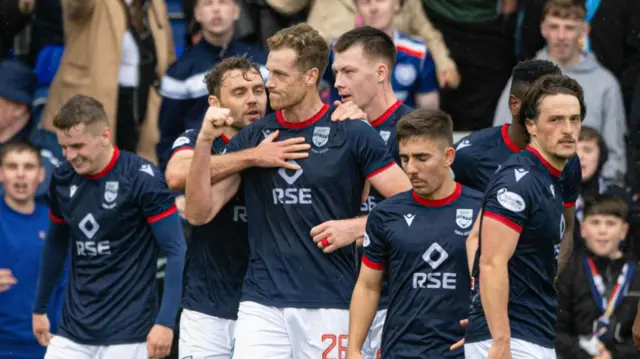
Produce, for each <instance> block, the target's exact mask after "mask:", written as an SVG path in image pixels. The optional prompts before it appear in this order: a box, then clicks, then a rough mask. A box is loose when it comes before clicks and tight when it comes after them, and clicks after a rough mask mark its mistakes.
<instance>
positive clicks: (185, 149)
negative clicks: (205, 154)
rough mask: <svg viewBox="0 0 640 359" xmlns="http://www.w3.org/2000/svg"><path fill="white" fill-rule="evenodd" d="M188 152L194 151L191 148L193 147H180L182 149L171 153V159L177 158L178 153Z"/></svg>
mask: <svg viewBox="0 0 640 359" xmlns="http://www.w3.org/2000/svg"><path fill="white" fill-rule="evenodd" d="M187 150H189V151H193V148H191V147H187V146H183V147H180V148H178V149H177V150H175V151H173V152H172V153H171V158H173V156H175V155H176V153H178V152H182V151H187Z"/></svg>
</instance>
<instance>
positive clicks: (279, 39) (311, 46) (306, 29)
mask: <svg viewBox="0 0 640 359" xmlns="http://www.w3.org/2000/svg"><path fill="white" fill-rule="evenodd" d="M267 47H268V48H269V51H273V50H280V49H292V50H293V51H295V52H296V55H297V57H296V65H297V66H298V69H299V70H300V71H302V72H305V71H308V70H311V69H313V68H316V69H318V80H317V81H316V82H317V83H320V81H321V80H322V75H323V74H324V72H325V70H326V69H327V65H328V64H329V53H330V51H331V49H330V48H329V44H327V41H326V40H325V39H324V38H323V37H322V36H321V35H320V33H319V32H318V30H316V29H314V28H313V27H311V25H309V24H305V23H302V24H297V25H294V26H290V27H287V28H284V29H281V30H280V31H278V32H276V33H275V34H274V35H273V36H271V37H270V38H268V39H267Z"/></svg>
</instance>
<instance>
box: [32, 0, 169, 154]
mask: <svg viewBox="0 0 640 359" xmlns="http://www.w3.org/2000/svg"><path fill="white" fill-rule="evenodd" d="M61 1H62V10H63V22H64V28H65V52H64V55H63V57H62V61H61V64H60V68H59V69H58V72H57V73H56V77H55V79H54V80H53V83H52V85H51V89H50V93H49V98H48V102H47V105H46V108H45V111H44V114H43V119H42V122H43V127H44V128H45V129H49V130H53V124H52V122H53V118H54V116H55V115H56V113H57V112H58V110H59V109H60V107H61V106H62V104H63V103H64V102H65V101H67V100H68V99H70V98H71V97H72V96H74V95H77V94H84V95H88V96H92V97H94V98H96V99H97V100H98V101H100V102H101V103H103V104H104V107H105V110H106V112H107V116H108V117H109V122H110V124H111V128H113V129H115V132H116V133H115V136H114V139H115V143H116V144H117V145H118V146H120V147H121V148H122V149H124V150H129V151H134V152H135V151H136V150H137V151H138V153H139V154H140V155H141V156H143V157H145V158H146V159H148V160H150V161H152V162H155V161H156V158H155V157H156V156H155V145H156V143H157V141H158V137H159V136H158V128H157V127H158V125H157V123H158V122H157V121H158V111H159V107H160V96H159V95H158V93H157V91H156V86H157V84H158V83H159V81H158V80H159V78H160V77H162V76H163V75H164V73H165V71H166V69H167V68H168V67H169V65H170V64H171V63H172V62H173V60H174V46H173V39H172V35H171V26H170V24H169V20H168V16H167V9H166V5H165V3H164V1H163V0H61Z"/></svg>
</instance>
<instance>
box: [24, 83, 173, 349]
mask: <svg viewBox="0 0 640 359" xmlns="http://www.w3.org/2000/svg"><path fill="white" fill-rule="evenodd" d="M53 124H54V126H55V127H56V129H57V131H56V132H57V133H56V135H57V137H58V143H59V144H60V146H61V147H62V151H63V153H64V156H65V158H66V159H67V161H68V162H65V163H63V164H61V165H60V166H59V167H58V168H56V170H55V172H54V174H53V176H52V179H51V189H50V194H49V198H50V201H51V213H50V217H51V221H52V223H51V226H50V228H49V233H48V234H47V239H46V242H45V245H44V249H43V253H42V258H43V259H42V261H41V265H40V278H39V283H38V290H37V295H36V303H35V308H34V314H33V331H34V334H35V335H36V338H38V341H39V342H40V344H42V345H45V346H46V345H48V348H47V354H46V356H45V358H47V359H68V358H76V359H81V358H82V359H84V358H86V359H93V358H119V359H139V358H164V357H165V356H167V355H168V354H169V351H170V349H171V341H172V338H173V329H172V328H173V326H174V324H175V320H176V314H177V312H178V309H179V307H180V298H181V295H182V270H183V265H184V255H185V240H184V235H183V233H182V226H181V224H180V218H179V217H178V214H177V213H176V206H175V200H174V198H173V195H172V193H171V192H170V191H169V189H168V188H167V186H166V184H165V182H164V179H163V176H162V173H160V172H159V171H158V170H157V169H156V168H155V167H154V166H153V165H151V164H150V163H148V162H147V161H145V160H143V159H142V158H140V157H138V156H137V155H134V154H131V153H129V152H124V151H122V152H121V151H120V150H119V149H118V148H117V147H114V146H113V145H112V131H111V128H110V127H109V123H108V120H107V116H106V114H105V112H104V107H103V106H102V104H100V103H99V102H98V101H96V100H95V99H93V98H91V97H87V96H82V95H78V96H74V97H72V98H71V99H70V100H69V101H68V102H67V103H66V104H65V105H64V106H63V107H62V108H61V109H60V113H59V114H58V116H56V118H55V119H54V122H53ZM69 243H70V244H71V248H70V249H71V258H72V260H71V264H72V265H71V270H70V275H69V284H68V289H67V293H66V297H65V303H64V309H63V313H62V322H61V324H60V327H59V330H58V335H56V336H55V337H53V339H51V334H49V321H48V319H47V316H46V315H45V314H44V313H46V309H47V302H48V300H49V297H50V295H51V292H52V290H53V288H54V286H55V283H56V281H57V279H58V278H59V276H60V273H61V272H62V270H63V267H64V263H65V258H66V256H67V251H68V250H69V248H68V246H69ZM160 249H162V250H163V251H164V252H165V253H166V254H167V266H166V272H165V273H166V274H165V290H164V294H163V296H162V305H161V306H160V310H159V311H158V308H157V304H156V303H157V293H156V290H157V286H156V282H155V276H156V261H157V257H158V253H159V251H160ZM145 341H146V345H145Z"/></svg>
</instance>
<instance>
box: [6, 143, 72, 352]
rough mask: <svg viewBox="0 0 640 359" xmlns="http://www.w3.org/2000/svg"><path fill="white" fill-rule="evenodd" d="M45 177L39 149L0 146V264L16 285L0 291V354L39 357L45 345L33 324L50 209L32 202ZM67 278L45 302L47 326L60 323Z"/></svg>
mask: <svg viewBox="0 0 640 359" xmlns="http://www.w3.org/2000/svg"><path fill="white" fill-rule="evenodd" d="M43 180H44V169H43V167H42V158H41V157H40V153H39V151H38V149H37V148H36V147H34V146H32V145H30V144H28V143H26V142H12V143H10V144H7V145H5V146H4V147H2V149H0V181H2V182H3V183H4V185H5V193H4V196H3V197H2V199H0V268H2V269H8V270H11V272H12V274H13V276H14V277H15V279H16V283H15V284H14V285H13V286H12V287H10V288H9V290H7V291H6V292H4V293H2V294H0V358H3V359H9V358H16V359H18V358H19V359H41V358H43V357H44V352H45V350H46V348H44V347H42V346H41V345H40V344H38V342H37V340H36V338H35V337H34V335H33V331H32V328H31V313H32V312H33V308H32V305H33V302H34V301H35V293H36V283H37V281H38V270H39V263H40V255H41V252H42V247H43V245H44V239H45V238H46V233H47V227H48V226H49V209H48V208H47V207H46V206H45V205H43V204H40V203H37V202H36V201H35V192H36V188H37V187H38V184H39V183H41V182H42V181H43ZM65 284H66V279H64V278H63V279H62V280H61V282H60V283H59V284H58V286H57V288H56V290H55V293H54V295H53V296H52V297H51V298H52V299H51V302H50V304H49V313H48V314H49V319H50V320H51V329H52V330H53V332H54V333H55V329H56V327H57V326H58V323H59V321H60V314H61V309H62V302H63V298H64V289H65Z"/></svg>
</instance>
